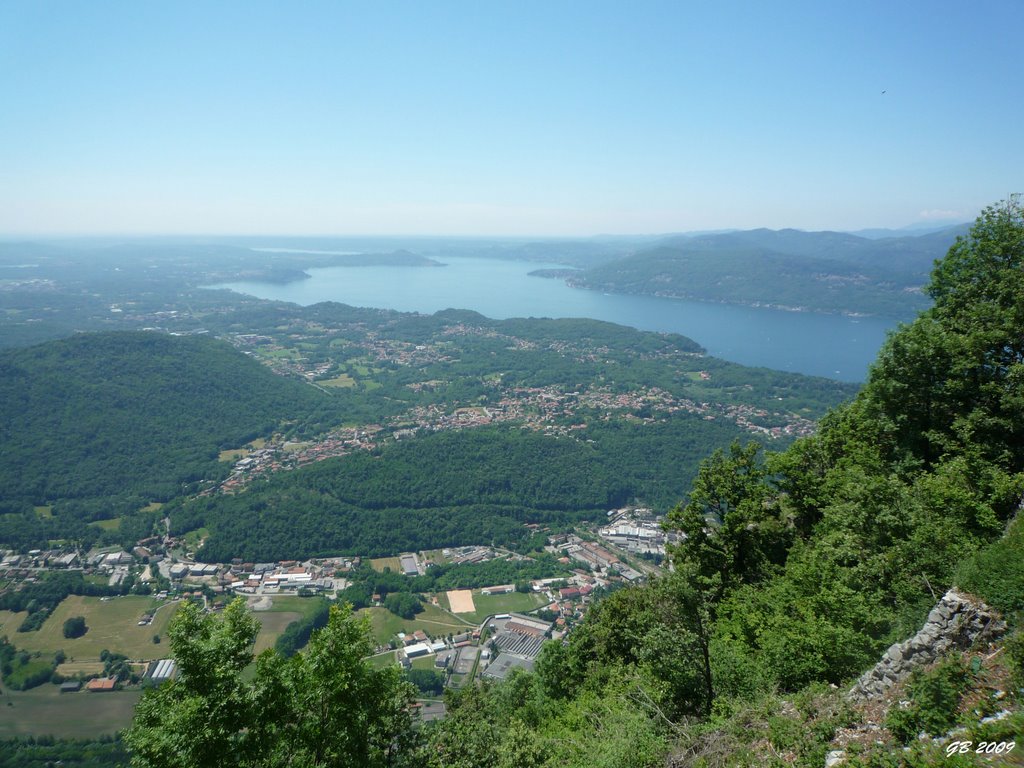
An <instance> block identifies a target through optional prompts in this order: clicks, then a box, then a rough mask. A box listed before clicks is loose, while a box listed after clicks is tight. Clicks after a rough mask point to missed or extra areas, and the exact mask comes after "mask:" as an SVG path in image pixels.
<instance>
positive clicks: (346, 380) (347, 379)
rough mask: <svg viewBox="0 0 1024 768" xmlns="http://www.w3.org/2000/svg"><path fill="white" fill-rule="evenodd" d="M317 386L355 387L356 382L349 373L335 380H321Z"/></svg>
mask: <svg viewBox="0 0 1024 768" xmlns="http://www.w3.org/2000/svg"><path fill="white" fill-rule="evenodd" d="M317 384H322V385H323V386H325V387H354V386H355V385H356V380H355V379H353V378H352V377H351V376H349V375H348V374H347V373H343V374H341V375H340V376H336V377H335V378H333V379H321V380H320V381H318V382H317Z"/></svg>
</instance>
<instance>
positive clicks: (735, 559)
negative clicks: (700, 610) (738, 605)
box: [665, 441, 793, 603]
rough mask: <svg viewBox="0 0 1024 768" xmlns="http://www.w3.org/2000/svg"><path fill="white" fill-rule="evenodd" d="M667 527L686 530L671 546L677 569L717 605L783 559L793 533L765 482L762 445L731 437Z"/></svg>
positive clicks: (670, 515) (705, 464) (702, 469)
mask: <svg viewBox="0 0 1024 768" xmlns="http://www.w3.org/2000/svg"><path fill="white" fill-rule="evenodd" d="M665 525H666V527H667V528H668V529H670V530H677V531H679V532H680V533H682V534H683V539H682V541H681V542H680V543H679V544H678V545H677V546H676V547H675V548H674V549H673V550H672V552H671V554H672V558H673V560H674V562H675V565H676V567H677V568H680V569H682V570H687V571H689V572H690V574H691V576H692V578H693V579H695V581H694V582H693V585H694V586H695V587H697V588H698V589H700V590H701V591H703V592H705V593H706V595H707V599H710V601H711V602H712V603H717V602H718V601H719V600H721V599H722V597H723V596H724V595H725V593H726V592H728V591H729V590H730V589H731V588H733V587H735V586H737V585H738V584H741V583H749V582H755V581H758V580H760V579H762V578H764V577H765V576H767V575H769V574H770V572H771V571H772V570H773V567H774V566H776V565H778V564H780V563H782V562H783V561H784V560H785V555H786V551H787V548H788V545H789V542H790V541H791V539H792V537H793V531H792V530H791V527H790V526H789V525H788V523H786V522H785V521H784V520H782V519H780V516H779V514H778V509H777V506H776V505H775V503H774V492H773V490H772V488H771V487H770V486H769V485H768V483H767V470H766V469H765V467H764V462H763V460H762V456H761V446H760V445H759V444H758V443H755V442H750V443H747V445H746V446H741V445H740V443H739V441H733V443H732V445H731V446H730V447H729V453H728V454H726V453H725V452H724V451H722V450H721V449H719V450H717V451H715V452H714V453H713V454H712V455H711V457H710V458H709V459H707V460H706V461H704V462H703V463H702V464H701V467H700V471H699V472H698V473H697V477H696V478H695V479H694V481H693V488H692V489H691V491H690V500H689V502H688V503H687V504H686V505H679V506H677V507H676V508H675V509H673V510H672V511H670V512H669V513H668V515H667V517H666V521H665Z"/></svg>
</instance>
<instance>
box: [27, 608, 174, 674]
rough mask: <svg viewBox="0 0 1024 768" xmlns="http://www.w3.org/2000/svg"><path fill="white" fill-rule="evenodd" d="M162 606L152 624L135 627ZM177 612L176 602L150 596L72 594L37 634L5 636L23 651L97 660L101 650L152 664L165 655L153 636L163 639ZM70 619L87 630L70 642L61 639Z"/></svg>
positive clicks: (71, 658)
mask: <svg viewBox="0 0 1024 768" xmlns="http://www.w3.org/2000/svg"><path fill="white" fill-rule="evenodd" d="M161 605H162V607H161V608H160V609H159V610H158V611H157V612H156V616H155V617H154V619H153V623H152V624H149V625H147V626H143V627H140V626H138V621H139V618H141V616H142V614H144V613H146V612H148V611H152V610H153V609H154V608H156V607H157V606H161ZM176 610H178V604H177V603H169V604H168V603H165V602H164V601H161V600H156V599H154V598H151V597H141V596H137V595H127V596H125V597H114V598H111V599H109V600H102V599H101V598H98V597H83V596H81V595H71V596H69V597H67V598H65V599H64V600H63V602H61V604H60V605H58V606H57V608H56V610H54V612H53V614H51V615H50V617H49V618H48V619H47V620H46V621H45V622H44V623H43V626H42V627H40V629H39V631H38V632H10V633H8V637H9V638H10V640H11V642H13V643H14V644H15V645H16V646H17V647H18V648H23V649H24V650H26V651H42V652H48V653H55V652H57V651H59V650H63V651H64V653H65V654H67V657H68V659H70V660H72V661H91V660H94V659H98V658H99V657H100V651H102V650H104V649H106V650H109V651H113V652H116V653H123V654H124V655H126V656H127V657H128V658H130V659H140V660H145V661H152V660H153V659H160V658H163V657H164V656H166V655H167V646H166V645H165V644H164V643H159V644H158V643H154V642H153V635H160V636H161V638H163V636H164V634H165V632H166V630H167V624H168V622H169V621H170V619H171V616H172V615H173V614H174V612H175V611H176ZM19 615H20V614H19ZM72 616H83V617H84V618H85V624H86V626H87V627H88V628H89V629H88V631H87V632H86V633H85V635H84V636H82V637H79V638H76V639H74V640H69V639H68V638H66V637H64V622H65V621H66V620H67V619H70V618H71V617H72Z"/></svg>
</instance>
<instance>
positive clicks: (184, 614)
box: [125, 599, 413, 768]
mask: <svg viewBox="0 0 1024 768" xmlns="http://www.w3.org/2000/svg"><path fill="white" fill-rule="evenodd" d="M258 627H259V625H258V623H257V622H256V620H255V619H254V618H253V617H252V616H251V615H250V614H249V613H248V612H247V610H246V608H245V604H244V602H243V601H242V600H241V599H239V600H236V601H234V602H233V603H231V604H230V605H229V606H228V607H227V608H226V609H225V610H224V612H223V614H222V615H221V616H219V617H215V616H212V615H209V614H205V613H203V612H202V610H201V609H200V608H198V607H197V606H195V605H192V604H184V605H183V606H182V607H181V609H179V612H178V614H177V615H176V616H175V619H174V621H173V623H172V624H171V627H170V628H169V630H168V635H169V638H170V645H171V650H172V654H173V656H174V658H175V659H176V660H177V663H178V677H177V678H176V679H174V680H172V681H169V682H167V683H165V684H163V685H161V686H160V687H158V688H154V689H151V690H149V691H147V692H146V693H145V695H144V696H143V698H142V700H141V701H140V702H139V705H138V707H137V709H136V712H135V720H134V722H133V723H132V726H131V727H130V728H129V729H128V730H127V731H126V732H125V742H126V744H127V745H128V747H129V750H130V752H131V754H132V764H133V765H135V766H146V767H152V768H185V766H239V767H241V766H245V767H246V768H251V767H254V766H267V767H268V768H270V767H271V766H273V767H275V768H276V766H304V767H308V766H327V765H338V764H345V765H353V766H374V767H376V766H387V765H390V764H392V763H393V760H394V757H395V755H396V753H397V750H399V749H401V748H403V746H405V745H407V744H408V743H409V742H410V740H411V739H412V738H413V735H412V730H411V722H410V715H409V704H410V702H411V697H412V692H411V686H409V685H408V684H407V683H405V682H404V681H402V680H401V679H400V676H399V672H398V670H397V669H386V670H375V669H373V668H371V667H370V666H369V665H368V664H367V663H366V662H365V661H364V657H365V656H366V655H368V653H369V651H370V649H371V641H370V638H369V626H368V623H367V621H366V620H357V619H356V618H355V617H354V616H353V614H352V611H351V608H350V607H349V606H347V605H346V606H344V607H341V608H339V607H332V609H331V615H330V619H329V620H328V623H327V626H326V627H325V628H323V629H322V630H320V631H319V632H317V633H315V634H314V635H313V638H312V639H311V641H310V644H309V648H308V650H307V652H306V653H305V654H297V655H295V656H294V657H292V658H290V659H285V658H284V657H282V656H281V655H280V654H278V653H277V652H276V651H273V650H268V651H265V652H264V653H262V654H261V655H260V656H259V658H258V659H256V666H255V672H254V673H251V674H247V675H243V671H244V670H246V669H247V668H248V667H249V665H250V664H251V663H252V661H253V654H252V645H253V641H254V639H255V637H256V633H257V630H258Z"/></svg>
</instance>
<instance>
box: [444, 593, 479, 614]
mask: <svg viewBox="0 0 1024 768" xmlns="http://www.w3.org/2000/svg"><path fill="white" fill-rule="evenodd" d="M448 605H450V606H451V607H452V613H474V612H476V606H475V605H474V604H473V591H472V590H470V589H451V590H449V591H448Z"/></svg>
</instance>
